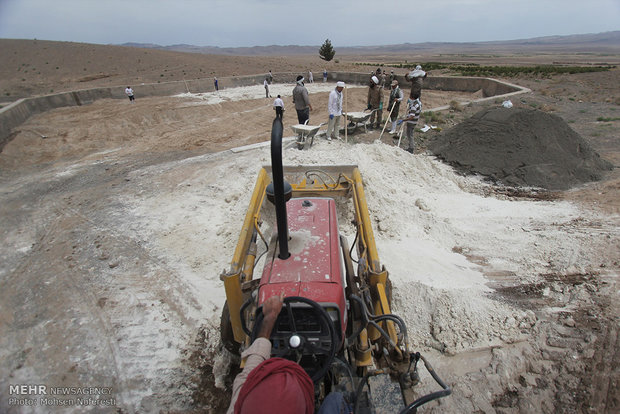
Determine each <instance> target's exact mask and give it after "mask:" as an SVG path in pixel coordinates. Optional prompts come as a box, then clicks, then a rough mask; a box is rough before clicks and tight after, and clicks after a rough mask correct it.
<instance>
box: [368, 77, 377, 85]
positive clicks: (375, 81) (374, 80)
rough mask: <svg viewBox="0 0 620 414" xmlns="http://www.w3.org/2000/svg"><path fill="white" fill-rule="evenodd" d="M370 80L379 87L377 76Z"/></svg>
mask: <svg viewBox="0 0 620 414" xmlns="http://www.w3.org/2000/svg"><path fill="white" fill-rule="evenodd" d="M370 79H372V81H373V82H374V83H375V85H378V84H379V79H377V77H376V76H373V77H372V78H370Z"/></svg>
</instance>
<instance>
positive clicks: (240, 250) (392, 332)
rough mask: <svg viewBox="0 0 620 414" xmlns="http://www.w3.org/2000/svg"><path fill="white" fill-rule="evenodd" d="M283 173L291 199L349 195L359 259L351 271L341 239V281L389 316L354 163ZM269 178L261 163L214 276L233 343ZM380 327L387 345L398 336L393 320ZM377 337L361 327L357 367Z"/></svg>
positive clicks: (366, 361)
mask: <svg viewBox="0 0 620 414" xmlns="http://www.w3.org/2000/svg"><path fill="white" fill-rule="evenodd" d="M284 175H285V178H286V179H287V180H290V181H289V182H291V187H292V197H296V198H297V197H330V198H335V199H337V198H341V197H346V198H351V199H352V201H353V205H354V210H355V221H354V224H355V225H356V226H357V230H358V239H357V253H358V259H359V260H358V269H357V275H353V273H354V271H353V265H352V262H351V258H350V255H349V252H348V246H346V240H344V239H343V238H341V241H342V242H343V253H344V255H345V266H346V268H347V269H346V270H347V274H348V276H347V277H348V278H349V280H348V281H347V282H348V284H351V283H352V282H353V281H355V284H356V285H357V289H366V288H368V290H369V291H370V294H371V297H372V302H373V310H374V314H375V315H377V316H379V315H386V314H390V313H391V311H390V302H391V298H390V294H389V287H388V283H389V282H388V272H387V270H386V269H385V267H383V266H382V265H381V262H380V260H379V255H378V253H377V247H376V244H375V238H374V234H373V230H372V222H371V220H370V215H369V213H368V206H367V203H366V197H365V194H364V185H363V182H362V176H361V174H360V171H359V169H358V167H357V166H356V165H341V166H295V167H290V166H289V167H287V166H285V167H284ZM270 182H271V167H269V166H265V167H263V168H261V169H260V171H259V172H258V177H257V179H256V184H255V186H254V191H253V192H252V197H251V198H250V203H249V206H248V209H247V212H246V215H245V219H244V221H243V226H242V228H241V233H240V235H239V240H238V242H237V246H236V248H235V252H234V255H233V258H232V261H231V264H230V270H229V271H228V272H225V273H222V275H221V276H220V278H221V280H223V282H224V287H225V291H226V300H227V302H228V310H229V315H230V316H229V317H230V325H231V328H232V335H233V337H234V341H235V342H238V343H244V342H246V341H247V340H248V338H247V335H246V333H245V332H244V330H243V327H242V322H241V318H240V311H241V307H242V305H243V303H244V301H245V300H247V298H248V297H249V296H248V295H247V293H246V294H244V292H247V291H248V290H250V287H249V286H251V285H252V280H253V276H254V261H255V259H256V243H255V242H252V238H253V234H255V232H256V233H258V235H259V236H260V237H261V238H262V239H263V240H265V239H264V236H263V235H262V233H261V232H260V228H259V227H260V226H259V225H260V222H261V209H262V208H263V205H264V203H265V198H266V188H267V186H268V185H269V183H270ZM344 246H346V247H344ZM254 285H255V284H254ZM381 326H382V327H383V329H384V330H385V331H386V332H387V333H388V334H389V337H390V338H391V340H392V344H396V343H397V342H398V340H397V333H396V329H395V328H394V323H393V322H391V321H383V322H381ZM380 339H381V334H380V332H379V331H378V330H377V329H376V328H375V327H374V326H372V325H371V326H367V327H365V328H364V329H362V330H361V332H360V334H359V335H358V338H357V344H356V348H355V349H356V364H357V366H358V367H367V366H370V365H371V364H372V360H371V350H372V348H373V347H372V345H373V344H374V343H375V342H376V341H379V340H380ZM405 346H407V344H405ZM390 348H392V349H390V352H393V353H396V354H397V355H398V356H399V357H400V358H402V352H401V351H402V350H401V349H399V348H398V347H394V346H391V347H390ZM400 358H397V359H400Z"/></svg>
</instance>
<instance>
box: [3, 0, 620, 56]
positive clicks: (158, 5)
mask: <svg viewBox="0 0 620 414" xmlns="http://www.w3.org/2000/svg"><path fill="white" fill-rule="evenodd" d="M613 30H620V0H578V1H577V0H431V1H424V0H419V1H411V0H408V1H404V0H388V1H377V0H351V1H347V0H340V1H339V0H304V1H297V0H0V38H13V39H34V38H36V39H42V40H64V41H74V42H86V43H100V44H121V43H126V42H138V43H156V44H159V45H163V46H167V45H172V44H179V43H186V44H192V45H197V46H220V47H236V46H266V45H310V46H314V45H320V44H322V43H323V41H324V40H325V39H326V38H329V39H330V40H331V42H332V44H333V45H334V46H335V47H337V46H368V45H386V44H397V43H418V42H470V41H474V42H475V41H488V40H512V39H526V38H531V37H539V36H551V35H568V34H584V33H599V32H606V31H613ZM0 52H1V51H0Z"/></svg>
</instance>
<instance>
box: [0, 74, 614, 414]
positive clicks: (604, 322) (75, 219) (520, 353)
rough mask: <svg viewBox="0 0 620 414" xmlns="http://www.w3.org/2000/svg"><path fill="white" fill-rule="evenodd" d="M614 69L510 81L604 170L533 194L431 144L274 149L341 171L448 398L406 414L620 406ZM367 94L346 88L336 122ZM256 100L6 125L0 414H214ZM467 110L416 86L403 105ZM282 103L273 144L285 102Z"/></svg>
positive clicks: (261, 137)
mask: <svg viewBox="0 0 620 414" xmlns="http://www.w3.org/2000/svg"><path fill="white" fill-rule="evenodd" d="M317 74H318V71H316V72H315V78H318V76H317ZM618 74H619V72H618V69H615V70H612V71H610V72H602V73H593V74H578V75H558V76H555V77H552V78H549V79H539V78H527V77H524V78H521V79H510V81H511V82H513V83H518V84H520V85H522V86H526V87H528V88H530V89H532V92H531V93H528V94H524V95H519V96H518V97H514V98H512V102H513V104H514V105H516V106H519V107H527V108H535V109H538V110H542V111H546V112H552V113H554V114H556V115H559V116H560V117H562V118H563V119H564V120H565V121H566V122H568V123H569V125H570V126H571V128H573V129H574V130H575V131H576V132H578V133H579V134H581V135H582V136H583V137H584V138H585V139H586V140H587V141H588V142H590V143H591V145H592V146H593V147H594V148H595V149H596V150H597V151H598V152H599V154H600V155H601V156H602V157H603V158H605V159H607V160H609V161H610V162H612V163H613V165H615V168H614V169H613V170H612V171H610V172H609V173H608V174H606V176H605V178H604V180H602V181H600V182H595V183H590V184H586V185H584V186H582V187H579V188H575V189H572V190H569V191H562V192H545V193H544V194H545V196H544V197H540V192H533V191H531V190H530V189H519V191H515V189H507V188H505V187H502V186H497V185H493V184H489V183H487V182H485V181H484V180H482V179H480V178H479V177H466V176H462V175H460V174H457V173H455V172H454V171H453V170H452V169H451V168H450V167H448V166H446V165H444V164H442V163H441V162H440V161H438V160H436V159H435V158H434V157H433V156H432V155H429V154H427V153H426V152H425V149H426V145H425V143H426V142H427V141H428V140H430V139H432V134H437V133H439V132H438V130H431V131H428V132H426V133H422V132H417V133H416V139H418V140H419V143H420V147H419V149H418V151H417V154H416V155H411V154H408V153H406V152H405V151H403V150H402V149H398V148H396V147H395V143H394V141H393V140H392V138H391V137H389V136H388V135H384V136H383V137H381V138H382V139H381V142H378V138H379V136H380V131H378V130H371V131H368V132H367V133H363V128H358V129H357V130H356V131H355V132H352V133H351V134H350V135H349V134H347V137H346V139H347V141H346V142H345V141H344V138H345V136H344V134H341V137H342V138H343V140H342V141H332V142H327V141H325V140H324V139H323V138H321V137H320V136H319V137H317V138H315V144H314V145H313V147H312V148H310V149H306V150H303V151H299V150H297V149H295V148H288V149H287V150H286V151H285V160H284V162H285V164H286V163H287V162H288V163H291V164H312V163H315V164H331V163H334V164H358V165H360V169H361V172H362V176H363V177H364V179H365V185H366V189H367V197H368V204H369V208H370V210H371V212H370V213H371V216H372V217H373V220H374V225H375V232H376V236H377V244H378V248H379V253H380V255H381V259H382V262H383V264H385V266H386V267H387V268H388V270H389V271H390V273H391V277H392V280H393V284H394V292H393V295H394V311H395V312H396V313H398V314H400V315H401V316H403V317H404V318H405V320H406V322H407V324H408V326H409V330H410V338H411V341H412V346H413V347H414V349H416V350H419V351H420V352H422V353H423V354H425V355H426V356H427V358H428V359H429V360H431V361H432V362H433V364H434V367H435V368H436V370H437V371H438V372H440V373H441V375H442V377H443V378H444V379H445V380H446V382H448V383H449V385H450V386H451V387H452V388H453V395H452V396H450V397H448V398H446V399H443V400H442V401H441V402H440V403H433V404H431V405H429V406H428V407H427V408H425V412H454V413H456V412H485V413H493V412H498V413H524V412H544V413H553V412H564V413H573V412H574V413H580V412H592V413H595V412H597V413H599V412H605V413H612V412H618V410H620V401H619V398H620V392H619V391H618V390H619V388H620V387H619V385H618V381H619V380H620V342H619V341H618V336H619V328H620V324H619V316H620V302H619V296H618V275H619V271H620V231H619V226H618V224H619V222H620V217H619V214H620V201H619V200H620V192H619V190H620V175H619V174H620V173H619V170H618V168H617V166H618V165H620V140H619V138H618V137H619V136H620V134H619V131H620V128H619V123H618V122H619V121H618V119H619V118H618V116H619V115H618V111H619V108H620V106H619V104H620V102H619V99H620V86H619V84H618V82H617V80H618ZM276 86H277V85H274V89H273V91H272V95H274V94H275V93H279V92H278V91H279V89H277V88H280V86H277V88H276ZM284 86H285V88H286V89H283V90H284V91H285V92H286V91H289V90H292V86H293V85H284ZM284 86H283V87H284ZM321 86H322V85H321V84H317V85H316V87H313V86H312V85H309V88H310V89H311V91H313V88H314V90H315V92H314V93H312V94H311V101H312V104H313V107H314V110H313V112H312V113H311V115H310V120H311V122H310V123H311V124H317V125H318V124H319V123H321V122H326V121H327V110H326V108H327V96H328V92H327V91H326V90H323V89H321ZM136 89H138V88H136ZM366 91H367V89H366V88H365V87H351V88H349V89H347V105H348V106H349V108H351V109H350V110H351V111H361V110H363V109H364V108H365V107H366ZM283 93H284V92H283ZM262 94H264V90H262V86H259V88H258V89H252V88H245V89H244V90H243V91H240V95H239V96H230V97H229V98H227V99H224V100H222V101H221V102H219V103H209V102H208V101H207V100H206V98H205V97H199V96H183V97H164V98H148V99H140V97H139V94H137V96H138V97H137V99H136V102H135V103H134V104H130V103H129V101H128V100H100V101H96V102H94V103H92V104H90V105H84V106H81V107H72V108H60V109H55V110H53V111H49V112H47V113H44V114H40V115H36V116H34V117H32V118H30V119H29V120H28V121H27V122H26V123H24V124H23V125H22V126H20V127H19V128H17V129H16V131H15V135H14V137H13V139H12V141H11V142H9V143H8V144H7V145H6V146H5V148H4V149H3V151H2V153H0V220H1V222H2V226H0V240H1V241H0V261H1V262H2V266H1V268H0V374H1V375H0V411H2V412H54V411H55V410H58V411H60V410H67V409H68V410H69V412H89V411H90V412H123V413H130V412H214V413H220V412H224V410H225V408H226V407H227V405H228V398H229V392H230V389H229V386H230V379H231V371H230V369H231V366H233V365H234V360H231V359H230V356H229V355H227V354H226V353H225V352H224V351H222V350H221V348H220V347H219V318H220V313H221V308H222V305H223V302H224V289H223V284H222V283H221V281H220V280H219V274H220V273H221V272H222V271H223V270H225V269H226V268H227V267H228V261H229V260H230V258H231V257H232V252H233V249H234V246H235V243H236V239H237V236H238V231H239V229H240V227H241V221H242V219H243V214H244V211H245V208H246V207H247V204H248V201H249V196H250V192H251V189H252V186H253V183H254V179H255V176H256V173H257V172H258V169H259V168H260V166H261V165H264V164H269V162H270V161H269V152H268V149H267V148H261V147H259V148H255V149H246V150H243V151H239V150H236V148H239V147H242V146H246V145H250V144H256V143H260V142H264V141H267V140H269V136H270V133H269V131H270V127H271V121H272V119H273V114H274V111H273V109H272V103H273V99H272V98H265V97H264V96H263V95H262ZM478 97H479V96H477V95H476V94H462V93H451V92H437V91H424V93H423V97H422V102H423V105H424V108H425V109H430V108H433V107H438V106H442V105H446V104H450V102H452V101H455V100H457V101H461V100H462V101H471V100H474V99H476V98H478ZM494 105H495V106H499V105H501V100H499V101H497V102H495V101H488V102H486V103H484V104H475V105H453V109H452V110H449V111H444V112H441V113H439V114H438V115H437V117H436V118H434V119H430V118H429V119H428V120H427V119H425V118H422V120H421V122H420V125H419V126H422V125H423V124H424V123H428V124H429V125H430V124H432V125H435V126H438V127H440V128H441V129H446V128H450V127H452V126H454V125H456V124H458V123H459V122H461V121H462V120H463V119H465V118H467V117H469V116H471V115H472V114H474V113H475V112H477V111H479V110H480V109H482V108H484V107H489V106H494ZM285 107H286V108H287V111H286V112H285V116H284V121H285V122H284V123H285V130H286V131H285V136H287V135H288V136H292V135H293V134H292V131H290V128H289V126H290V125H292V124H294V123H296V119H295V113H294V110H293V104H292V102H291V98H290V94H287V96H285ZM401 113H402V109H401ZM600 118H603V119H607V120H603V121H601V120H599V119H600ZM323 128H325V127H323ZM515 139H518V137H515ZM232 149H235V150H234V151H231V150H232ZM347 231H348V229H346V227H345V230H344V232H345V234H346V233H347ZM346 236H347V237H352V236H353V235H352V234H346ZM422 379H423V382H424V385H422V386H421V389H420V391H421V392H422V391H429V390H432V389H433V388H432V387H431V385H432V383H431V381H430V380H429V378H424V377H423V378H422ZM15 384H43V385H45V386H47V387H48V388H51V387H82V388H83V387H90V388H97V389H99V388H107V389H109V391H110V392H109V394H106V395H99V396H98V399H99V400H100V401H101V403H94V402H90V403H85V404H81V405H80V404H79V403H77V402H76V397H77V396H76V395H49V394H48V395H26V396H24V395H14V394H10V393H9V390H10V386H11V385H15ZM42 397H47V399H46V400H45V401H41V398H42ZM11 398H17V400H22V401H21V402H20V401H17V400H13V403H10V399H11ZM28 399H30V400H35V401H36V404H37V405H29V404H33V403H32V401H30V402H29V401H24V400H28ZM106 399H107V400H110V401H109V404H108V403H104V402H103V401H104V400H106ZM70 400H71V403H67V404H68V408H67V407H63V406H62V404H64V403H63V401H65V402H66V401H70Z"/></svg>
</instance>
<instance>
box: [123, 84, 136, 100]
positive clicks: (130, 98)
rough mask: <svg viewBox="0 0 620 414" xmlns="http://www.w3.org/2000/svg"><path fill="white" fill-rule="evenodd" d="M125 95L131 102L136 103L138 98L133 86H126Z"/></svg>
mask: <svg viewBox="0 0 620 414" xmlns="http://www.w3.org/2000/svg"><path fill="white" fill-rule="evenodd" d="M125 95H127V97H128V98H129V102H131V103H134V101H135V99H136V98H135V97H134V96H133V89H131V86H128V87H126V88H125Z"/></svg>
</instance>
